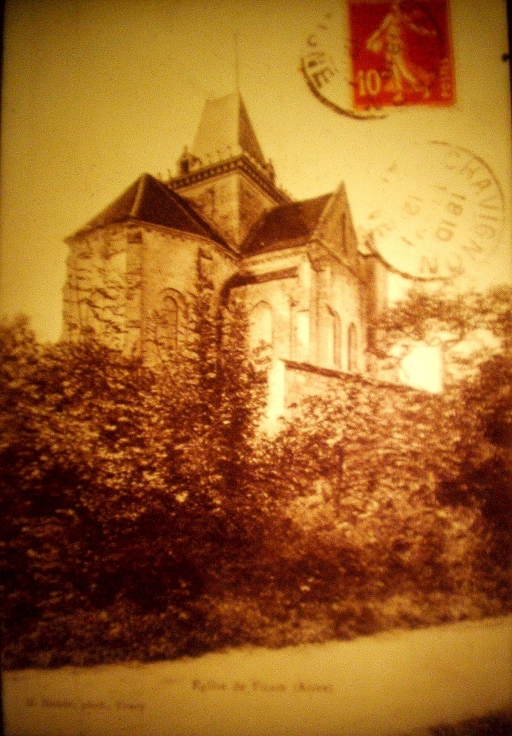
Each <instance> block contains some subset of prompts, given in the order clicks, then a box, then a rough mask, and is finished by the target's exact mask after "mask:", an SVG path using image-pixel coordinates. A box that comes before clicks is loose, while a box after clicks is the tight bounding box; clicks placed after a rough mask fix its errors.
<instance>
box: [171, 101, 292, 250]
mask: <svg viewBox="0 0 512 736" xmlns="http://www.w3.org/2000/svg"><path fill="white" fill-rule="evenodd" d="M168 185H169V187H170V188H171V189H173V190H174V191H176V192H178V193H179V194H180V195H181V196H182V197H185V198H186V199H188V200H190V201H191V202H192V204H193V205H194V207H195V208H196V209H197V210H198V211H199V212H200V213H201V215H202V216H203V217H204V218H205V219H206V220H207V221H208V222H210V223H211V224H212V225H213V226H214V227H215V228H216V229H217V231H218V232H219V233H220V234H221V235H222V236H223V237H224V238H225V239H226V241H227V242H228V243H229V244H230V245H231V247H232V248H233V249H234V250H236V251H238V252H239V251H240V245H241V243H242V242H243V240H244V238H245V237H246V235H247V233H248V232H249V229H250V228H251V226H252V225H253V224H254V223H255V222H256V220H257V219H258V218H259V217H260V216H261V215H262V214H263V213H264V212H266V211H268V210H270V209H273V208H274V207H276V206H277V205H281V204H286V203H289V202H290V201H291V200H290V197H289V196H288V195H287V194H286V193H285V192H283V191H282V190H280V189H279V188H278V187H276V185H275V176H274V169H273V166H272V163H271V162H270V161H266V160H265V158H264V156H263V153H262V151H261V148H260V145H259V143H258V139H257V138H256V134H255V132H254V129H253V127H252V123H251V121H250V119H249V115H248V113H247V110H246V107H245V105H244V102H243V100H242V98H241V96H240V93H239V92H238V91H236V92H233V93H231V94H229V95H226V96H224V97H220V98H217V99H212V100H207V102H206V105H205V107H204V110H203V114H202V117H201V120H200V123H199V127H198V129H197V133H196V137H195V139H194V143H193V145H192V148H191V149H190V150H189V149H188V148H187V147H185V149H184V151H183V153H182V155H181V156H180V158H179V159H178V162H177V172H176V176H174V177H172V178H171V179H170V180H169V182H168Z"/></svg>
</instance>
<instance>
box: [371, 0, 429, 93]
mask: <svg viewBox="0 0 512 736" xmlns="http://www.w3.org/2000/svg"><path fill="white" fill-rule="evenodd" d="M412 16H413V14H412V13H411V14H410V15H409V14H407V13H406V12H404V11H403V10H401V8H400V2H399V0H393V2H392V4H391V10H390V12H389V13H388V14H387V15H386V16H385V18H384V20H383V21H382V23H381V24H380V26H379V27H378V28H377V30H376V31H375V32H374V33H372V35H371V36H370V38H369V39H368V40H367V42H366V48H367V49H368V51H372V52H373V53H375V54H383V56H384V62H385V67H384V68H385V73H386V75H389V80H388V82H387V84H386V86H385V89H386V91H387V92H391V93H392V94H393V101H394V102H396V103H398V102H403V100H404V98H405V94H404V83H406V84H408V85H409V86H410V87H411V88H412V90H413V91H414V92H421V93H422V94H423V99H428V98H429V97H430V87H431V85H432V82H433V81H434V76H435V75H434V74H432V73H429V72H427V71H425V69H422V68H421V67H420V66H419V65H418V64H415V63H414V62H413V61H412V60H411V59H410V58H409V55H408V54H407V43H406V40H405V35H406V31H407V30H408V29H409V30H412V31H413V32H414V33H417V34H418V35H420V36H435V35H436V31H435V30H430V29H428V28H425V26H424V25H418V24H417V23H416V22H415V20H414V19H413V17H412Z"/></svg>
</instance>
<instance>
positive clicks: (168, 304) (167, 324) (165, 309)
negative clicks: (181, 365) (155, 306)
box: [162, 294, 179, 350]
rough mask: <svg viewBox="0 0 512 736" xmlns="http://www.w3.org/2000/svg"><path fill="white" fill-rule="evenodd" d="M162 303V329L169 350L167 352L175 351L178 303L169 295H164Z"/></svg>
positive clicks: (176, 344) (176, 346) (176, 345)
mask: <svg viewBox="0 0 512 736" xmlns="http://www.w3.org/2000/svg"><path fill="white" fill-rule="evenodd" d="M162 302H163V303H162V328H163V334H164V337H165V343H166V347H167V348H169V350H177V348H178V321H179V307H178V302H177V301H176V299H175V298H174V297H173V296H171V295H170V294H165V295H164V298H163V300H162Z"/></svg>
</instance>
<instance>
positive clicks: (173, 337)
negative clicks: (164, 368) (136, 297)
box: [155, 289, 185, 353]
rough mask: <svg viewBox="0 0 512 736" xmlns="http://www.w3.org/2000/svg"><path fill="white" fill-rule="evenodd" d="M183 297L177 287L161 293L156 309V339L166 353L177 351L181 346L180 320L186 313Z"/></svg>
mask: <svg viewBox="0 0 512 736" xmlns="http://www.w3.org/2000/svg"><path fill="white" fill-rule="evenodd" d="M184 306H185V305H184V302H183V297H182V296H181V294H180V293H179V291H176V290H175V289H165V290H164V291H162V292H161V293H160V298H159V300H158V310H157V311H156V314H155V316H156V339H157V343H158V345H159V347H160V349H163V350H164V352H165V353H169V352H175V351H176V350H177V349H178V347H179V333H180V326H182V325H180V322H181V321H182V318H183V314H184Z"/></svg>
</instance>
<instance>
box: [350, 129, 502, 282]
mask: <svg viewBox="0 0 512 736" xmlns="http://www.w3.org/2000/svg"><path fill="white" fill-rule="evenodd" d="M368 212H369V214H368V217H367V218H366V222H365V223H364V227H365V228H366V229H367V230H368V231H370V232H371V233H373V241H374V247H375V249H376V251H377V252H378V253H379V255H380V257H381V258H382V259H383V261H384V262H385V263H386V264H387V265H388V266H389V268H390V269H391V270H393V271H395V272H397V273H400V274H402V275H404V276H407V277H409V278H415V279H448V278H453V277H454V276H457V275H461V274H462V273H464V272H465V271H467V270H470V269H471V268H472V267H474V266H475V265H478V263H482V262H484V261H486V259H487V258H488V257H489V256H490V255H491V254H492V252H493V251H494V249H495V248H496V247H497V246H498V245H499V243H500V240H501V237H502V233H503V227H504V219H505V202H504V196H503V192H502V189H501V187H500V184H499V182H498V180H497V179H496V177H495V176H494V174H493V172H492V170H491V169H490V167H489V166H488V165H487V164H486V163H485V161H484V160H483V159H481V158H480V157H479V156H476V155H475V154H474V153H472V152H471V151H469V150H467V149H465V148H461V147H459V146H454V145H451V144H449V143H446V142H443V141H432V142H430V143H427V144H423V145H417V146H415V147H414V148H413V149H412V150H411V152H410V153H409V152H408V154H407V155H406V156H405V155H404V157H403V158H402V159H400V160H399V161H394V162H393V163H392V164H391V165H390V166H388V167H387V168H386V169H385V170H384V172H383V173H382V174H381V177H380V180H379V182H378V186H377V187H376V188H375V191H374V194H373V196H372V197H371V201H370V202H369V209H368Z"/></svg>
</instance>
